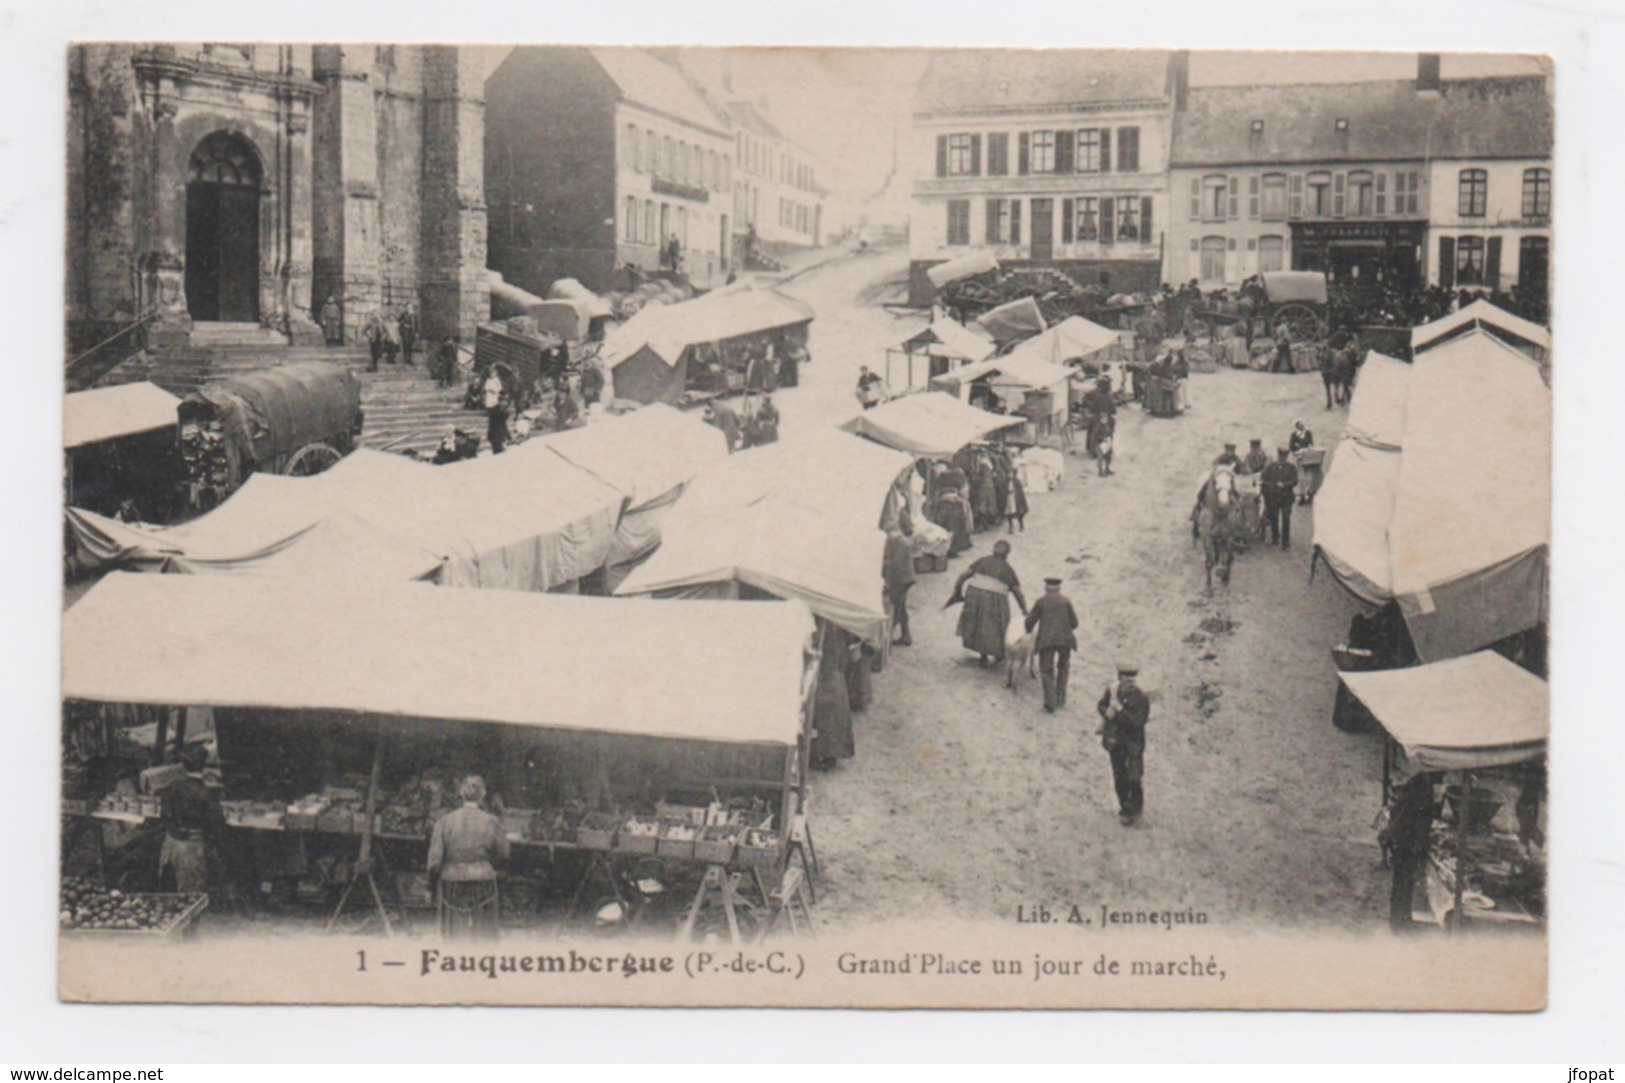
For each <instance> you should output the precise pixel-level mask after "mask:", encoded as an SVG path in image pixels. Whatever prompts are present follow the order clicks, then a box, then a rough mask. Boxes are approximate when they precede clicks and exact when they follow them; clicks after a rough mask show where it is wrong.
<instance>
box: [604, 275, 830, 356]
mask: <svg viewBox="0 0 1625 1083" xmlns="http://www.w3.org/2000/svg"><path fill="white" fill-rule="evenodd" d="M814 315H815V314H814V312H813V310H812V309H811V308H809V307H808V306H807V305H804V304H802V303H801V302H800V301H797V300H795V299H794V298H791V297H787V296H785V295H784V294H782V293H779V292H777V291H775V290H740V291H738V292H734V293H726V294H716V295H707V296H705V297H699V298H696V299H694V300H692V301H684V302H683V303H682V304H677V305H651V306H650V307H648V308H645V309H642V310H641V311H640V312H638V314H637V315H636V316H633V317H632V318H631V319H630V320H628V321H626V323H624V324H622V325H621V326H620V327H618V328H616V329H615V330H614V331H612V332H611V333H610V334H609V335H608V336H607V337H606V339H605V342H604V350H603V358H604V361H605V363H606V364H608V365H609V367H610V368H611V369H613V368H615V367H616V366H617V365H620V364H621V363H623V362H624V361H626V360H628V359H629V358H631V357H633V356H634V355H636V354H637V353H638V352H639V351H640V350H643V349H648V350H650V351H652V352H653V353H654V354H655V356H656V357H658V358H659V359H660V360H661V361H662V362H664V363H665V364H666V365H667V366H668V367H669V366H674V365H676V364H677V362H678V361H679V360H680V359H681V357H682V355H683V351H684V350H686V349H688V347H690V346H693V345H696V344H698V343H704V342H722V341H725V340H727V339H732V338H739V337H741V336H743V335H754V334H758V333H760V332H762V331H772V330H774V329H776V328H780V327H793V326H795V325H796V324H801V323H807V322H808V321H810V320H811V319H812V318H813V316H814Z"/></svg>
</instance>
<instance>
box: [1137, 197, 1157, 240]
mask: <svg viewBox="0 0 1625 1083" xmlns="http://www.w3.org/2000/svg"><path fill="white" fill-rule="evenodd" d="M1155 237H1156V234H1155V233H1153V232H1151V197H1150V196H1141V197H1140V240H1142V241H1144V242H1145V243H1146V244H1150V243H1151V242H1152V240H1153V239H1155Z"/></svg>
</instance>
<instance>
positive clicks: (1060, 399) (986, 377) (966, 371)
mask: <svg viewBox="0 0 1625 1083" xmlns="http://www.w3.org/2000/svg"><path fill="white" fill-rule="evenodd" d="M1071 379H1072V370H1071V369H1066V368H1062V367H1061V366H1060V365H1053V364H1051V363H1049V362H1048V361H1044V360H1041V359H1040V358H1038V357H1035V356H1026V357H1018V356H1016V353H1015V352H1012V353H1011V354H1009V355H1008V356H1005V357H993V358H989V359H988V360H986V361H981V362H978V363H977V364H974V365H965V366H964V367H962V368H958V369H955V370H954V371H953V372H950V373H948V374H947V375H945V376H938V377H936V378H935V379H933V380H932V381H931V387H932V388H933V389H934V390H937V391H945V392H947V393H948V394H950V395H952V396H954V397H955V398H957V399H959V400H960V401H962V402H968V401H970V399H971V387H972V385H973V384H976V383H977V382H979V381H980V382H985V383H986V384H987V386H988V388H989V389H990V390H992V391H993V393H994V394H996V395H998V396H999V398H1000V399H1002V400H1004V401H1005V403H1006V405H1008V406H1009V407H1010V408H1011V412H1012V413H1015V412H1016V411H1017V410H1019V409H1020V408H1021V407H1022V406H1023V404H1024V402H1025V399H1024V396H1025V394H1026V392H1028V391H1048V392H1050V395H1051V398H1050V402H1051V412H1052V415H1053V416H1054V417H1055V418H1056V419H1057V420H1062V419H1064V418H1065V417H1066V411H1067V408H1068V406H1067V387H1068V381H1069V380H1071Z"/></svg>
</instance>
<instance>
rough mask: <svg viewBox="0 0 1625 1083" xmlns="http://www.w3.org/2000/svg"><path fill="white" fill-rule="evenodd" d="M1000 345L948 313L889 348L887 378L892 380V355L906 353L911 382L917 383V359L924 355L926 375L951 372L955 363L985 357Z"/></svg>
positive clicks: (905, 363) (906, 364)
mask: <svg viewBox="0 0 1625 1083" xmlns="http://www.w3.org/2000/svg"><path fill="white" fill-rule="evenodd" d="M996 348H997V347H996V346H995V344H994V342H993V340H992V339H991V338H989V337H987V336H986V335H983V334H979V333H978V332H977V331H972V330H970V329H969V328H968V327H966V326H965V325H964V324H961V323H958V322H956V321H954V320H950V319H948V318H947V317H943V318H942V319H938V320H932V321H931V323H930V325H929V326H927V327H923V328H921V329H920V330H918V331H916V332H915V333H914V334H912V335H910V336H909V337H908V338H906V339H904V340H903V341H902V342H901V343H899V344H898V346H897V347H895V348H893V349H890V350H887V351H886V382H887V383H888V384H889V383H891V382H892V372H891V363H892V358H893V357H895V356H896V355H898V354H901V355H902V356H903V364H904V365H905V366H907V375H908V380H907V386H908V387H910V388H912V387H913V386H914V359H915V358H916V357H922V356H923V357H924V358H925V359H926V361H927V371H926V373H925V377H926V379H927V380H929V379H930V378H931V377H932V376H936V375H940V374H941V373H944V372H947V371H948V370H949V369H951V368H953V367H954V366H955V365H963V364H967V363H970V362H975V361H981V360H983V359H985V358H988V357H991V356H992V354H993V351H994V350H995V349H996Z"/></svg>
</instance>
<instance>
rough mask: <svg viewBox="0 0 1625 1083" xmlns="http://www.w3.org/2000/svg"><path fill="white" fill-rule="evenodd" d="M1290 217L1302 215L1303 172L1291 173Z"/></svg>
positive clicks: (1300, 216)
mask: <svg viewBox="0 0 1625 1083" xmlns="http://www.w3.org/2000/svg"><path fill="white" fill-rule="evenodd" d="M1292 217H1294V218H1302V217H1303V174H1302V173H1294V174H1292Z"/></svg>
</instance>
